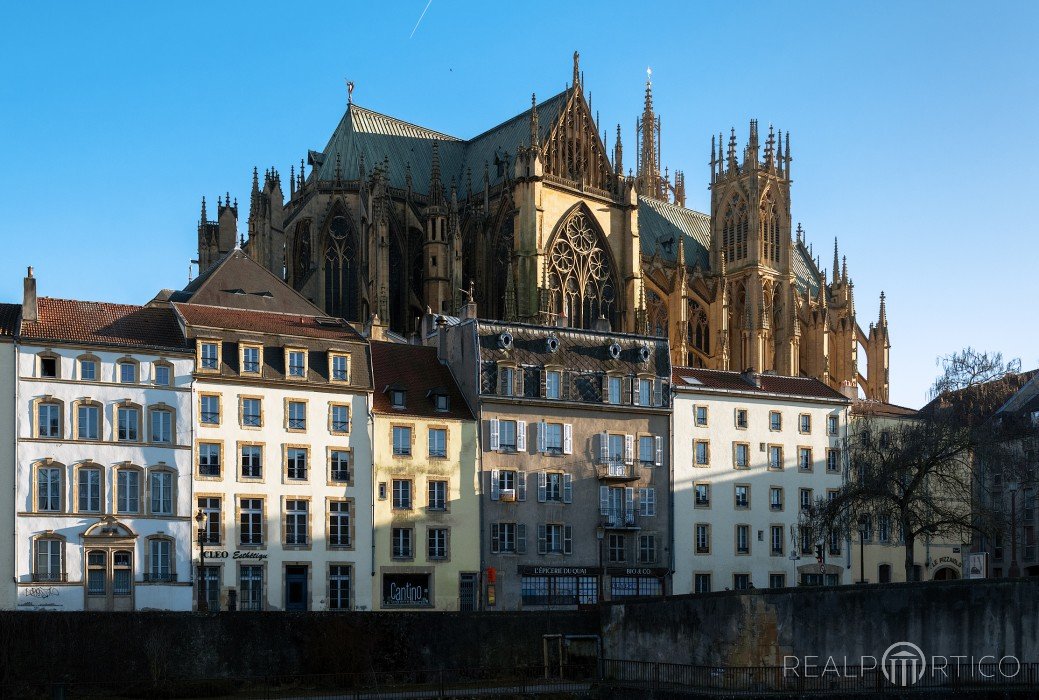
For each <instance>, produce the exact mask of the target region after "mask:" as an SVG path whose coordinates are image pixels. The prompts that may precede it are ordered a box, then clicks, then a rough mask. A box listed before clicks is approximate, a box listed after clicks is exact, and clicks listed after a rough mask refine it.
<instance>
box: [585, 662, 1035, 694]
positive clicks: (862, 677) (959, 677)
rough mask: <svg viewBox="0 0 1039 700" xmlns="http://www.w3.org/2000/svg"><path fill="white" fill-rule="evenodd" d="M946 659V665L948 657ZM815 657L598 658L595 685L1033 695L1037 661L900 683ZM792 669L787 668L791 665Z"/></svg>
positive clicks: (968, 668) (934, 672) (934, 673)
mask: <svg viewBox="0 0 1039 700" xmlns="http://www.w3.org/2000/svg"><path fill="white" fill-rule="evenodd" d="M949 661H952V659H950V660H949ZM825 664H826V660H825V659H816V660H815V661H814V663H813V665H812V666H811V667H810V668H808V669H807V670H806V669H805V668H804V667H803V666H802V667H800V668H790V667H783V666H751V667H725V666H690V665H685V664H672V663H655V662H648V661H622V660H616V659H603V660H602V661H601V662H600V665H601V678H600V680H601V682H602V683H603V685H606V686H614V687H627V688H632V689H636V688H637V689H641V690H670V691H678V692H681V691H690V692H694V693H697V694H707V695H710V694H718V695H725V696H740V695H743V696H750V697H757V696H761V695H765V694H768V695H779V696H782V695H790V696H799V695H806V694H818V695H824V696H825V695H828V696H832V697H842V696H843V695H845V694H848V695H852V694H854V695H865V694H871V693H884V694H888V693H891V692H892V691H899V692H916V691H925V692H926V691H930V692H934V691H942V692H948V693H950V694H966V693H970V692H986V693H987V692H993V691H997V692H1011V691H1014V692H1030V693H1036V692H1037V691H1039V663H1017V662H1008V663H1005V664H1000V663H984V664H973V665H960V666H955V665H951V664H950V665H947V666H946V667H944V668H929V667H928V668H925V669H924V670H923V672H922V675H921V676H920V677H919V678H917V679H915V680H914V679H913V678H912V677H909V678H906V679H905V680H906V684H905V685H904V686H903V685H901V684H896V683H897V682H898V681H901V680H902V679H901V678H898V679H896V682H892V681H890V680H888V678H887V676H885V675H884V673H883V672H882V671H881V670H880V669H879V668H874V667H870V666H866V667H863V666H850V665H843V664H839V663H833V664H831V665H829V666H827V665H825ZM791 666H793V664H791Z"/></svg>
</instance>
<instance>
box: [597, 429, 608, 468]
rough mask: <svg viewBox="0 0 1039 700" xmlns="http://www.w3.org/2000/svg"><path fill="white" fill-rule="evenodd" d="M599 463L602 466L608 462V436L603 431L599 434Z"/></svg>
mask: <svg viewBox="0 0 1039 700" xmlns="http://www.w3.org/2000/svg"><path fill="white" fill-rule="evenodd" d="M599 461H600V462H602V463H603V464H606V463H607V462H609V461H610V434H609V433H607V432H606V431H605V430H604V431H603V432H601V433H599Z"/></svg>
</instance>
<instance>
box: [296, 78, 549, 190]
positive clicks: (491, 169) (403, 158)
mask: <svg viewBox="0 0 1039 700" xmlns="http://www.w3.org/2000/svg"><path fill="white" fill-rule="evenodd" d="M567 97H569V93H568V92H566V91H564V92H561V93H559V94H558V95H555V96H553V97H550V98H549V99H547V100H545V101H544V102H542V103H541V104H539V105H538V107H537V109H538V127H539V128H538V132H539V133H538V139H539V140H540V141H541V142H542V143H543V142H544V141H545V140H546V139H547V137H548V132H549V131H550V130H551V128H552V125H553V123H554V122H555V120H556V118H557V117H558V116H559V113H560V111H561V110H562V109H563V107H564V106H565V104H566V99H567ZM434 141H436V142H438V144H439V146H438V148H439V151H440V172H441V178H442V180H443V183H444V186H445V187H448V186H450V184H451V180H452V178H454V180H455V182H456V183H457V185H458V191H459V196H465V195H466V194H467V192H466V188H467V182H468V171H469V170H471V171H472V181H473V189H475V190H477V191H479V190H481V189H483V172H484V164H485V163H486V164H487V166H488V176H489V181H490V184H491V186H494V185H496V184H497V183H498V182H500V181H501V179H502V178H503V177H504V174H505V168H506V167H509V168H511V167H512V164H513V163H514V162H515V157H516V150H517V148H522V147H526V146H528V145H529V142H530V110H529V109H527V110H525V111H523V112H521V113H520V114H518V115H516V116H515V117H513V118H511V119H509V120H508V121H506V122H503V123H502V124H499V125H498V126H496V127H494V128H493V129H490V130H488V131H485V132H484V133H482V134H480V135H478V136H476V137H474V138H472V139H470V140H469V141H463V140H462V139H459V138H457V137H455V136H451V135H449V134H444V133H441V132H439V131H434V130H432V129H427V128H425V127H422V126H418V125H416V124H411V123H409V122H405V121H402V120H400V119H396V118H394V117H390V116H387V115H385V114H379V113H378V112H373V111H372V110H370V109H366V108H364V107H360V106H358V105H355V104H351V105H349V106H348V107H347V110H346V114H344V115H343V118H342V119H341V120H340V121H339V125H338V126H337V127H336V129H335V131H334V132H333V133H332V137H331V138H330V139H329V140H328V145H326V146H325V148H324V151H322V153H321V154H320V156H319V157H318V158H317V159H316V162H315V163H314V166H315V168H316V169H317V171H318V179H321V180H332V179H335V176H336V167H337V162H338V167H339V171H340V177H341V178H342V179H344V180H353V179H356V178H357V173H358V168H359V166H360V162H361V157H362V156H363V157H364V163H365V169H366V170H367V171H368V172H371V170H372V168H374V167H375V166H377V165H381V164H382V162H383V160H384V159H386V158H388V159H389V163H390V176H389V177H390V186H391V187H398V188H401V189H404V188H406V187H407V171H408V168H409V166H410V169H411V182H412V189H413V190H414V191H415V192H419V193H421V194H427V193H428V192H429V185H430V183H429V178H430V174H431V171H432V168H433V142H434Z"/></svg>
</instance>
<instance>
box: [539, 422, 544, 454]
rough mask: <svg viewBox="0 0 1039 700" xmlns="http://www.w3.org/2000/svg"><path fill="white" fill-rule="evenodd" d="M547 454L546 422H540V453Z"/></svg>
mask: <svg viewBox="0 0 1039 700" xmlns="http://www.w3.org/2000/svg"><path fill="white" fill-rule="evenodd" d="M544 452H545V421H538V453H541V454H543V453H544Z"/></svg>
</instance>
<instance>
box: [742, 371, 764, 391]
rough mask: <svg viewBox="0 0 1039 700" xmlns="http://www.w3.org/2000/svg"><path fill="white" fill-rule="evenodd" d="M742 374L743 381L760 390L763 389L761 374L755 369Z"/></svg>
mask: <svg viewBox="0 0 1039 700" xmlns="http://www.w3.org/2000/svg"><path fill="white" fill-rule="evenodd" d="M740 374H741V375H742V376H743V381H745V382H747V383H748V384H750V385H751V386H754V387H757V388H758V389H760V388H761V374H760V373H758V372H755V371H754V368H753V367H750V368H748V369H745V370H743V372H741V373H740Z"/></svg>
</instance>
